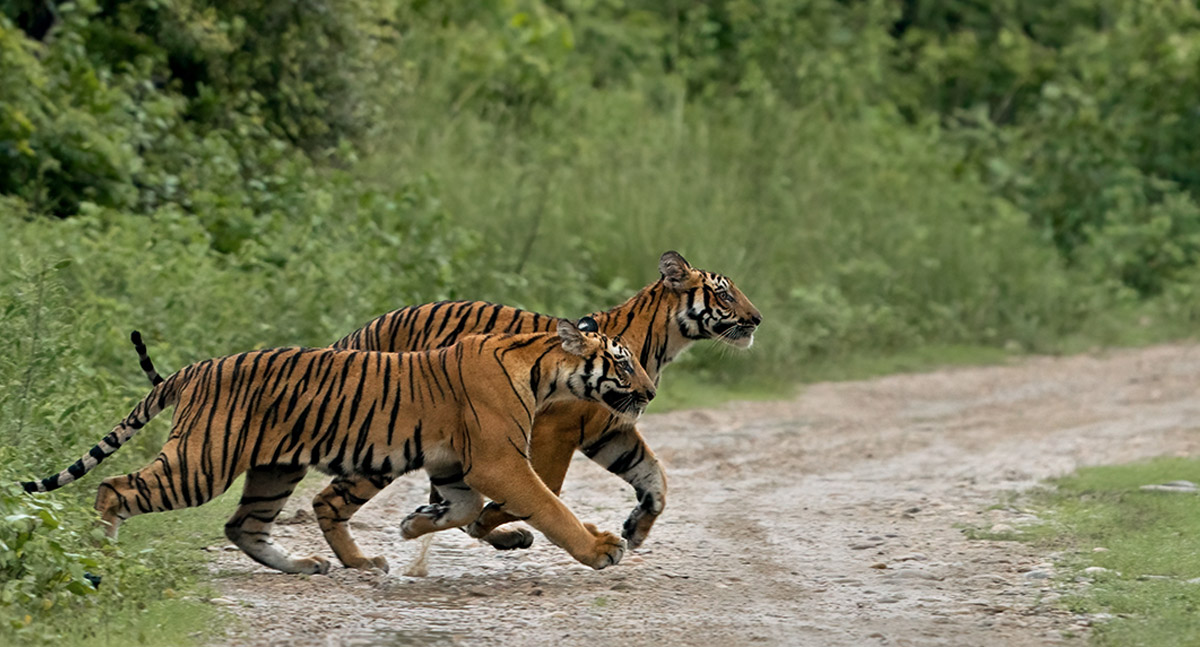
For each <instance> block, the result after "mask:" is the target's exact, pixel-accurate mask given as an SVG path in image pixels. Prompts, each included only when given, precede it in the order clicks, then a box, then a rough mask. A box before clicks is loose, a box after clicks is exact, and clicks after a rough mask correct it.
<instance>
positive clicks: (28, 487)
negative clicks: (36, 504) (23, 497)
mask: <svg viewBox="0 0 1200 647" xmlns="http://www.w3.org/2000/svg"><path fill="white" fill-rule="evenodd" d="M51 479H53V480H54V481H56V482H57V481H58V475H57V474H56V475H54V476H52V477H50V478H49V479H42V480H40V481H21V487H22V488H24V489H25V491H26V492H29V493H30V494H35V493H38V492H49V491H50V490H52V489H54V488H51V487H48V486H47V484H46V482H47V481H49V480H51Z"/></svg>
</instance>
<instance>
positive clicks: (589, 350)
mask: <svg viewBox="0 0 1200 647" xmlns="http://www.w3.org/2000/svg"><path fill="white" fill-rule="evenodd" d="M558 336H559V338H560V339H561V340H562V347H563V349H564V350H566V351H567V352H568V353H570V354H571V355H575V356H578V357H579V358H582V361H579V362H575V363H574V364H573V365H572V366H570V367H569V368H568V369H567V370H568V372H569V375H568V376H567V379H566V384H567V388H568V389H569V390H570V391H571V393H572V394H573V395H574V396H575V397H577V398H580V399H583V400H592V401H594V402H599V403H601V404H603V405H604V406H605V407H607V408H608V409H610V410H612V411H613V413H615V414H617V415H618V416H620V417H623V418H627V419H630V420H637V418H638V417H639V416H641V415H642V412H643V411H645V410H646V405H648V404H650V401H651V400H653V399H654V395H655V388H654V381H653V380H651V379H650V376H649V375H646V370H645V369H643V368H642V365H641V364H640V363H639V362H638V361H637V359H636V358H635V357H634V356H633V354H632V353H630V352H629V349H628V348H626V347H625V345H624V344H622V343H621V338H620V337H616V338H612V339H610V338H608V337H607V336H605V335H604V334H603V333H601V332H600V331H599V326H598V325H597V324H596V320H595V319H592V318H591V317H584V318H582V319H580V320H579V322H578V323H577V324H575V323H571V322H570V321H568V320H566V319H564V320H562V321H559V322H558Z"/></svg>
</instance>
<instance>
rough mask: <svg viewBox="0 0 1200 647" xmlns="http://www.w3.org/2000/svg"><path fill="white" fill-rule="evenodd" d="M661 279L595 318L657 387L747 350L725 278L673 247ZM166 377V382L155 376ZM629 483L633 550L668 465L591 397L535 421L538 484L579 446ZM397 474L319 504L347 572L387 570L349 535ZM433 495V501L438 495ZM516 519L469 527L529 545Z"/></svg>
mask: <svg viewBox="0 0 1200 647" xmlns="http://www.w3.org/2000/svg"><path fill="white" fill-rule="evenodd" d="M658 271H659V274H660V279H659V280H658V281H656V282H654V283H652V284H650V285H648V286H646V287H645V288H642V290H641V291H639V292H638V293H637V294H636V295H634V296H633V297H632V298H631V299H629V300H628V301H626V302H625V303H622V304H621V305H619V306H617V307H615V308H613V309H611V310H609V311H607V312H601V313H596V314H593V315H592V317H593V318H594V319H595V321H597V322H598V328H599V330H601V331H603V332H604V333H605V334H607V335H610V336H617V335H620V337H621V338H622V340H624V342H625V343H626V345H628V346H629V348H631V349H633V351H634V352H635V353H636V354H637V355H638V357H639V359H640V361H641V364H642V366H643V367H645V370H646V373H647V374H648V375H649V376H650V378H651V379H652V380H654V383H655V385H657V384H658V379H659V374H660V373H661V371H662V370H663V368H664V367H665V366H666V365H667V364H668V363H670V362H671V361H672V360H673V359H674V358H676V357H678V356H679V354H680V353H682V352H683V351H684V350H685V349H687V347H688V346H690V345H691V344H692V342H694V341H697V340H702V339H718V340H720V341H722V342H725V343H727V344H730V345H733V346H736V347H739V348H748V347H749V346H750V345H751V344H752V343H753V342H754V332H755V330H756V329H757V327H758V325H759V324H760V323H761V322H762V315H760V314H759V312H758V310H757V309H756V308H755V307H754V304H752V303H751V302H750V300H749V299H748V298H746V295H744V294H742V292H741V290H739V289H738V288H737V287H736V286H735V285H734V284H733V281H731V280H729V279H728V278H726V277H724V276H722V275H720V274H716V273H713V272H706V271H704V270H699V269H696V268H693V267H692V266H691V265H690V264H689V263H688V262H687V260H685V259H684V258H683V256H681V255H680V254H678V253H677V252H673V251H669V252H666V253H664V254H663V255H662V257H661V258H660V259H659V262H658ZM559 321H561V320H560V319H558V318H557V317H551V316H547V315H541V314H537V313H533V312H528V311H525V310H519V309H517V308H512V307H509V306H502V305H496V304H492V303H487V302H483V301H458V302H442V303H431V304H426V305H420V306H412V307H408V308H401V309H399V310H394V311H392V312H389V313H387V314H385V315H382V316H380V317H378V318H376V319H374V320H373V321H371V322H370V323H368V324H367V325H365V326H363V327H362V328H360V329H359V330H357V331H355V332H353V333H351V334H349V335H347V336H346V337H345V338H343V339H341V340H340V341H338V342H337V343H335V344H334V345H333V347H334V348H355V349H359V350H380V351H389V352H403V351H414V350H425V349H431V348H439V347H442V346H447V345H449V344H453V343H454V342H455V341H456V340H458V339H460V338H461V337H462V336H464V335H472V334H479V333H490V332H506V333H520V332H529V331H545V330H553V329H554V327H555V325H556V324H557V323H558V322H559ZM135 346H136V347H137V351H138V356H139V360H140V362H141V366H142V368H143V370H144V371H145V372H146V376H147V377H148V378H149V379H150V380H151V381H152V382H153V381H154V380H155V379H156V378H157V373H155V371H154V365H153V363H152V362H151V360H150V358H149V357H148V356H147V355H146V348H145V346H142V345H141V344H140V340H135ZM157 379H161V378H157ZM577 448H578V449H581V450H582V451H583V453H584V455H586V456H587V457H588V458H590V459H592V460H593V461H595V462H596V463H599V464H600V465H601V466H603V467H604V468H605V469H607V470H608V471H610V472H612V473H614V474H616V475H618V476H620V477H621V478H622V479H624V480H625V481H627V482H628V483H629V484H630V485H632V486H633V489H634V491H635V492H636V494H637V497H638V505H637V507H635V508H634V510H633V511H632V512H631V513H630V514H629V517H628V519H627V520H626V521H625V524H624V528H623V530H622V535H623V536H624V537H625V539H626V540H628V542H629V547H630V548H637V547H638V546H640V545H641V544H642V542H644V541H645V540H646V537H647V536H648V534H649V532H650V529H651V527H652V526H653V524H654V521H655V520H656V519H657V518H658V516H659V515H660V514H662V511H663V508H664V506H665V505H666V493H667V480H666V475H665V474H664V473H663V469H662V465H661V464H660V463H659V462H658V458H657V457H656V456H655V455H654V452H653V451H651V450H650V448H649V447H648V446H647V445H646V441H645V440H644V439H643V438H642V435H641V433H639V432H638V430H637V428H636V427H635V426H634V425H633V424H632V423H630V422H628V421H625V420H619V419H613V418H612V416H610V415H608V412H607V411H605V410H604V409H603V408H602V407H600V406H597V405H594V404H592V403H588V402H558V403H554V404H551V405H549V406H548V407H547V408H546V409H545V410H544V411H541V412H539V413H538V416H537V419H536V420H535V421H534V425H533V438H532V443H531V454H530V460H531V462H532V463H533V468H534V470H535V471H536V472H537V474H538V476H540V477H541V478H542V481H543V482H544V483H545V484H546V486H547V487H549V488H550V490H551V491H552V492H554V493H555V494H557V493H558V492H559V491H560V490H561V489H562V483H563V478H564V477H565V476H566V473H567V468H568V466H569V465H570V462H571V456H572V455H573V453H574V451H575V450H576V449H577ZM390 482H391V479H390V478H389V477H387V476H382V475H343V476H338V477H336V478H335V479H334V480H333V482H332V483H330V485H329V486H328V487H327V488H325V490H324V491H323V492H321V493H320V494H319V495H317V497H316V498H315V499H314V500H313V508H314V510H315V512H316V515H317V519H318V522H319V523H320V526H321V530H322V531H323V532H324V533H325V538H326V540H327V541H328V542H329V545H330V547H331V548H333V551H334V553H335V554H336V555H337V557H338V559H340V560H341V562H342V563H343V564H345V565H346V566H348V567H351V568H372V567H377V568H382V569H385V570H386V569H387V567H388V566H387V561H386V560H385V559H384V558H383V557H371V558H368V557H366V556H365V555H364V554H363V553H362V551H361V550H360V549H359V547H358V545H357V544H356V543H355V541H354V538H353V537H352V536H351V535H350V529H349V523H348V522H349V519H350V517H351V516H352V515H353V514H354V513H355V512H356V511H357V510H358V509H359V508H360V507H362V506H363V505H364V504H365V503H366V502H367V501H368V500H370V499H371V497H373V496H375V494H377V493H378V492H379V491H380V490H382V489H383V488H384V487H386V486H387V484H388V483H390ZM430 498H431V500H436V498H437V497H436V488H435V493H433V494H431V497H430ZM513 520H515V517H514V516H512V515H510V514H507V513H506V512H505V511H504V510H502V509H501V507H500V506H499V505H496V504H495V503H490V504H488V506H487V507H486V508H485V509H484V511H483V514H482V515H481V516H480V517H479V519H478V520H476V521H475V522H474V523H472V524H471V525H470V526H468V527H467V531H468V532H469V533H470V534H471V535H472V536H474V537H481V538H484V539H485V540H487V541H488V542H489V543H491V544H492V545H493V546H495V547H496V548H499V549H512V548H527V547H529V546H530V545H531V544H532V542H533V535H532V534H531V533H530V532H529V531H527V530H524V529H512V530H506V529H497V526H499V525H501V524H504V523H507V522H509V521H513Z"/></svg>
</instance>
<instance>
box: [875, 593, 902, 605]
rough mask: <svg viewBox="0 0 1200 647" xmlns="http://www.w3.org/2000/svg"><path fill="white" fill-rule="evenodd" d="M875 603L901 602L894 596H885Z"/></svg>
mask: <svg viewBox="0 0 1200 647" xmlns="http://www.w3.org/2000/svg"><path fill="white" fill-rule="evenodd" d="M875 601H876V602H878V603H879V604H895V603H897V602H899V601H900V598H898V597H896V596H894V595H885V596H883V597H880V598H878V599H877V600H875Z"/></svg>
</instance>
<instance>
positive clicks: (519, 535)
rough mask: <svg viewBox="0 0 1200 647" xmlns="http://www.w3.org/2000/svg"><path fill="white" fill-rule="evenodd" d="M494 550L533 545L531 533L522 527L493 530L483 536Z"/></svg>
mask: <svg viewBox="0 0 1200 647" xmlns="http://www.w3.org/2000/svg"><path fill="white" fill-rule="evenodd" d="M483 540H484V541H486V542H487V543H489V544H491V545H492V547H494V548H495V549H496V550H518V549H523V548H529V547H530V546H532V545H533V533H532V532H529V531H528V530H526V529H524V528H506V529H504V530H493V531H492V532H490V533H488V535H487V536H486V537H484V538H483Z"/></svg>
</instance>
